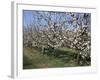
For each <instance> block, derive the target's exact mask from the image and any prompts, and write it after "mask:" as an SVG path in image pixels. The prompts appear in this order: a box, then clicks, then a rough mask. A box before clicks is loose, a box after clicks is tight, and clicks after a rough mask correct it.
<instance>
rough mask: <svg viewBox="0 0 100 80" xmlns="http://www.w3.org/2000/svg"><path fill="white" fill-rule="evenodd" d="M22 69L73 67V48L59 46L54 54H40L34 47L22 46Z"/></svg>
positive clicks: (74, 52) (74, 62)
mask: <svg viewBox="0 0 100 80" xmlns="http://www.w3.org/2000/svg"><path fill="white" fill-rule="evenodd" d="M23 51H24V53H23V69H35V68H54V67H75V66H78V65H77V64H76V61H75V54H76V53H77V52H76V51H75V50H72V49H68V48H60V49H58V50H56V51H55V54H56V56H49V55H47V54H42V53H41V51H39V50H37V49H34V48H24V50H23Z"/></svg>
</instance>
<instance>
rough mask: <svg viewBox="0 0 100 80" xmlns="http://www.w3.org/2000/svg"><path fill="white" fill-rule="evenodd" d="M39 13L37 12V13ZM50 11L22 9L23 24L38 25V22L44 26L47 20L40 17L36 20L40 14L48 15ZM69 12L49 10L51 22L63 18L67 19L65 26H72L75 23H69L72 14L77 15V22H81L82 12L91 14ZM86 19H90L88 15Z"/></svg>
mask: <svg viewBox="0 0 100 80" xmlns="http://www.w3.org/2000/svg"><path fill="white" fill-rule="evenodd" d="M37 13H39V14H37ZM49 13H50V12H48V11H35V10H23V26H29V25H31V24H34V25H38V24H41V25H42V26H46V25H47V22H46V21H45V20H44V19H41V20H40V21H39V20H38V18H39V17H40V16H41V14H42V16H44V17H45V16H48V15H49ZM69 14H70V12H51V15H52V16H51V19H52V21H53V22H58V21H59V20H60V21H63V20H64V19H65V20H66V21H67V26H70V27H71V26H74V25H76V24H75V23H74V24H73V25H72V24H71V21H72V19H73V18H72V15H73V14H74V15H75V17H78V19H79V23H81V22H82V19H81V17H82V16H83V15H84V14H88V15H91V14H90V13H74V12H73V13H72V15H69ZM60 17H62V18H61V19H60ZM88 21H91V19H90V17H89V19H88ZM84 22H87V21H86V20H84Z"/></svg>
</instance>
